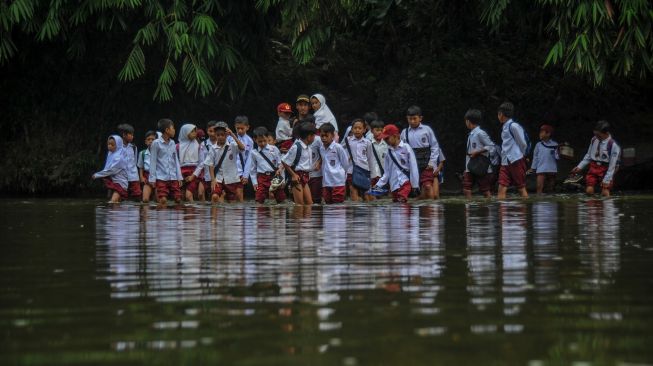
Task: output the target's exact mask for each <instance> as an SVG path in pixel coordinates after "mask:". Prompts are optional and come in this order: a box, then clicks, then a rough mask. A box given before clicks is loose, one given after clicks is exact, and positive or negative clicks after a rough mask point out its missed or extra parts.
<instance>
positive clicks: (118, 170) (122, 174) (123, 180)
mask: <svg viewBox="0 0 653 366" xmlns="http://www.w3.org/2000/svg"><path fill="white" fill-rule="evenodd" d="M126 166H127V163H126V162H125V157H124V155H123V156H122V157H120V158H118V159H116V160H114V161H113V164H111V166H108V167H105V168H104V169H102V170H100V171H99V172H97V173H95V174H93V175H94V176H95V178H109V179H111V180H112V181H113V182H114V183H117V184H118V185H120V186H121V187H122V188H124V189H127V186H128V185H129V181H128V179H127V170H125V167H126Z"/></svg>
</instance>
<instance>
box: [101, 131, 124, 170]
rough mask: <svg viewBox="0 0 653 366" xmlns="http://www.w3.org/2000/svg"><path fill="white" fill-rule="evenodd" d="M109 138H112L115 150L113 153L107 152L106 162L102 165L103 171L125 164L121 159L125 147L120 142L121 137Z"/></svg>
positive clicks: (112, 136)
mask: <svg viewBox="0 0 653 366" xmlns="http://www.w3.org/2000/svg"><path fill="white" fill-rule="evenodd" d="M109 138H113V140H114V141H115V142H116V150H114V151H113V152H111V151H109V152H107V161H106V162H105V163H104V169H103V170H111V169H112V168H113V167H116V166H122V165H124V163H125V159H123V158H122V154H123V151H122V149H123V148H124V147H125V145H123V142H122V137H120V136H118V135H111V136H109ZM107 140H108V139H107Z"/></svg>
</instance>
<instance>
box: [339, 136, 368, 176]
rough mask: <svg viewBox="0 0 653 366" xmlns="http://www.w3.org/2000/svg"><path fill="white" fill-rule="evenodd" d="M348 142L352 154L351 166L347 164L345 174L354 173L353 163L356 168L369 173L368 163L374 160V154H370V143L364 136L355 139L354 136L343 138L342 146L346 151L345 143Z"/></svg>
mask: <svg viewBox="0 0 653 366" xmlns="http://www.w3.org/2000/svg"><path fill="white" fill-rule="evenodd" d="M345 141H349V149H350V150H351V153H352V155H353V156H352V157H351V158H352V164H349V168H348V169H347V174H352V172H353V171H354V163H355V164H356V165H358V167H360V168H363V169H365V170H367V171H370V170H371V169H370V161H372V160H374V153H373V152H372V141H370V140H368V139H366V138H365V137H364V136H363V137H361V138H360V139H357V138H356V137H354V136H350V137H345V140H344V141H343V142H342V146H343V147H344V148H345V150H346V149H347V147H346V142H345Z"/></svg>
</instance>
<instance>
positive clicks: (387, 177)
mask: <svg viewBox="0 0 653 366" xmlns="http://www.w3.org/2000/svg"><path fill="white" fill-rule="evenodd" d="M390 154H394V157H395V159H396V160H397V163H399V164H400V165H401V168H404V169H406V170H408V171H409V172H408V173H409V174H410V177H408V176H406V174H404V172H402V171H401V170H400V167H398V166H397V165H395V163H394V161H393V160H392V158H391V157H390ZM383 165H384V166H385V173H384V174H383V176H382V177H381V178H380V179H379V181H378V183H376V185H377V186H379V187H383V186H384V185H386V184H388V183H390V190H391V191H396V190H397V189H399V188H401V186H402V185H403V184H404V183H406V181H410V185H411V186H412V187H413V188H419V171H417V160H416V159H415V153H414V152H413V149H412V148H411V147H410V145H408V144H407V143H405V142H403V141H402V142H399V145H397V146H396V147H394V148H393V147H392V146H388V153H387V154H386V156H385V161H384V162H383Z"/></svg>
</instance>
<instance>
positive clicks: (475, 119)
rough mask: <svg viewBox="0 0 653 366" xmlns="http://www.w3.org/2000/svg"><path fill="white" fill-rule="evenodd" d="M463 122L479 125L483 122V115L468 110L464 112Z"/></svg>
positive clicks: (474, 110) (475, 110) (476, 111)
mask: <svg viewBox="0 0 653 366" xmlns="http://www.w3.org/2000/svg"><path fill="white" fill-rule="evenodd" d="M465 120H467V121H469V122H471V123H473V124H475V125H480V124H481V121H482V120H483V113H481V111H479V110H478V109H468V110H467V112H465Z"/></svg>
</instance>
